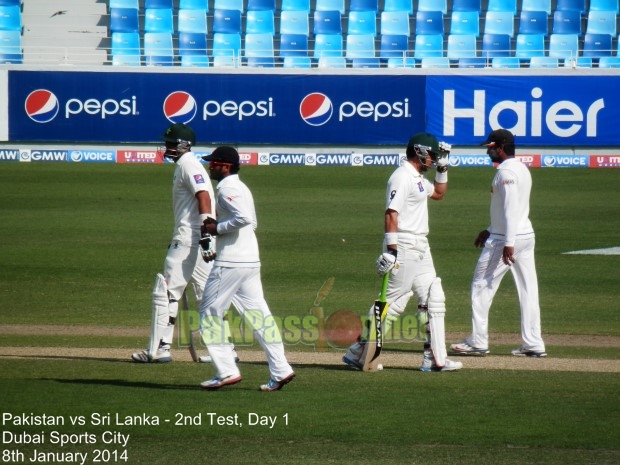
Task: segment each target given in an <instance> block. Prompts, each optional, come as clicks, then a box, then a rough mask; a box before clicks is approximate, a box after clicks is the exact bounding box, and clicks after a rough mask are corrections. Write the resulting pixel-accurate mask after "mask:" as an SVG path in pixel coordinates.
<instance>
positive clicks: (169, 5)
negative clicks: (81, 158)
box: [144, 0, 172, 10]
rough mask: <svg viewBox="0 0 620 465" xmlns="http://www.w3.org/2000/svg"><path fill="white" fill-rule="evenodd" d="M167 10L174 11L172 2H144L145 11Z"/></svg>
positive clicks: (148, 0) (167, 0)
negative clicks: (153, 9)
mask: <svg viewBox="0 0 620 465" xmlns="http://www.w3.org/2000/svg"><path fill="white" fill-rule="evenodd" d="M151 8H166V9H168V10H172V0H144V9H145V10H146V9H151Z"/></svg>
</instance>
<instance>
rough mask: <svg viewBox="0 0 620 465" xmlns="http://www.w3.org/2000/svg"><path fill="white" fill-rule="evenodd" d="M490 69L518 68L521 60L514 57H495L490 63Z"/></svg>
mask: <svg viewBox="0 0 620 465" xmlns="http://www.w3.org/2000/svg"><path fill="white" fill-rule="evenodd" d="M491 67H492V68H520V67H521V60H519V59H518V58H516V57H495V58H493V59H492V61H491Z"/></svg>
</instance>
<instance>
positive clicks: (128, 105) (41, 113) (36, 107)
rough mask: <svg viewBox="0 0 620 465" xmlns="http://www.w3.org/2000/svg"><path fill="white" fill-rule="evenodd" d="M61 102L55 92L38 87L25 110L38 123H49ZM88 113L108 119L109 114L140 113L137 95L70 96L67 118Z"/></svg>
mask: <svg viewBox="0 0 620 465" xmlns="http://www.w3.org/2000/svg"><path fill="white" fill-rule="evenodd" d="M59 109H60V102H59V101H58V98H57V97H56V95H54V93H53V92H51V91H49V90H47V89H38V90H35V91H33V92H31V93H30V94H29V95H28V97H26V102H25V111H26V114H27V115H28V117H29V118H30V119H31V120H32V121H34V122H36V123H49V122H50V121H52V120H53V119H54V118H56V116H57V115H58V113H59ZM82 113H84V114H86V115H90V116H97V117H99V118H101V119H106V118H107V117H109V116H114V115H120V116H136V115H138V109H137V103H136V97H135V96H133V97H131V98H130V99H122V100H115V99H105V100H103V101H101V100H98V99H94V98H89V99H86V100H81V99H77V98H70V99H69V100H67V102H66V103H65V118H66V119H69V118H71V117H72V116H75V115H80V114H82Z"/></svg>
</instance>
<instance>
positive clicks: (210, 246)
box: [199, 233, 217, 263]
mask: <svg viewBox="0 0 620 465" xmlns="http://www.w3.org/2000/svg"><path fill="white" fill-rule="evenodd" d="M199 243H200V253H201V254H202V259H203V260H204V261H205V262H207V263H209V262H212V261H213V260H215V257H216V255H217V254H216V253H215V237H213V236H212V235H211V234H209V233H202V238H201V239H200V242H199Z"/></svg>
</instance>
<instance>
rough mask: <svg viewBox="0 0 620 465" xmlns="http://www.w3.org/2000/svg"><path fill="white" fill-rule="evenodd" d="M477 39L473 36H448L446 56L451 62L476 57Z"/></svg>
mask: <svg viewBox="0 0 620 465" xmlns="http://www.w3.org/2000/svg"><path fill="white" fill-rule="evenodd" d="M476 40H477V37H476V36H475V35H473V34H450V35H448V46H447V51H446V56H447V57H448V58H450V59H451V60H456V59H459V58H475V57H477V56H478V47H477V46H476Z"/></svg>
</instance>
